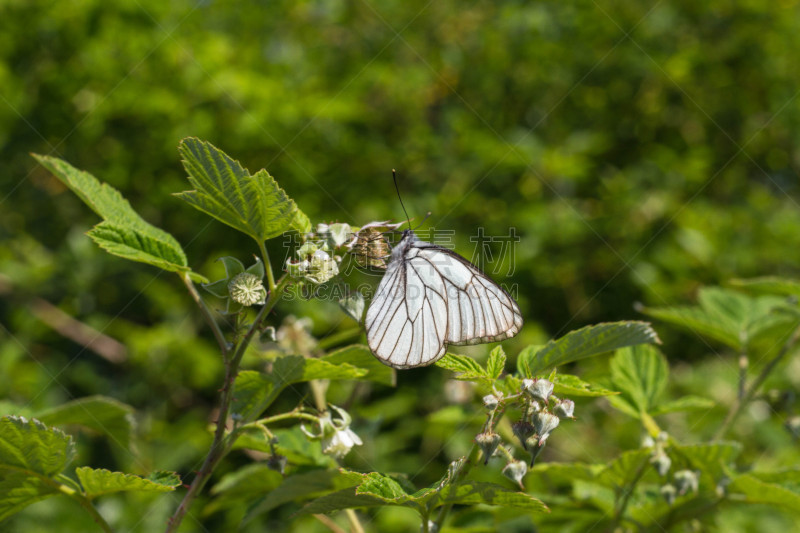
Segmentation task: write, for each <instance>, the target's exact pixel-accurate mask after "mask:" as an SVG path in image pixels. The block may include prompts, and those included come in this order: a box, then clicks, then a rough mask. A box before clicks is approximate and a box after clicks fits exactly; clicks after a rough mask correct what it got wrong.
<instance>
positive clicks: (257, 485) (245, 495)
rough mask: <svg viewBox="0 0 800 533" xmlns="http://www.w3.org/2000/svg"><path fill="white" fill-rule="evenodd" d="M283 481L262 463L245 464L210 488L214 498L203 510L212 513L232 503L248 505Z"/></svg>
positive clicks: (276, 473) (205, 512) (275, 472)
mask: <svg viewBox="0 0 800 533" xmlns="http://www.w3.org/2000/svg"><path fill="white" fill-rule="evenodd" d="M282 482H283V476H282V475H281V474H280V473H279V472H277V471H275V470H272V469H271V468H269V467H268V466H267V465H265V464H264V463H255V464H250V465H247V466H245V467H243V468H240V469H239V470H236V471H235V472H231V473H229V474H225V476H224V477H223V478H222V479H221V480H220V482H219V483H217V484H216V485H214V487H212V488H211V494H213V495H215V496H216V498H215V499H214V500H213V501H212V502H211V503H210V504H208V505H207V506H206V508H205V509H204V510H203V513H204V514H213V513H215V512H217V511H219V510H222V509H226V508H228V507H231V506H233V505H237V504H243V505H249V504H250V503H251V502H253V501H255V500H257V499H259V498H261V497H263V496H264V495H265V494H269V493H270V492H272V491H274V490H275V489H276V488H278V486H279V485H280V484H281V483H282Z"/></svg>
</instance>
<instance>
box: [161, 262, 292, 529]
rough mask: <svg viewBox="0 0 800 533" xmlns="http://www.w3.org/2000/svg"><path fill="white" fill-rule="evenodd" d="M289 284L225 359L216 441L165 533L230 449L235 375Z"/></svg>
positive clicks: (275, 293)
mask: <svg viewBox="0 0 800 533" xmlns="http://www.w3.org/2000/svg"><path fill="white" fill-rule="evenodd" d="M267 271H268V272H269V271H270V270H269V268H267ZM287 283H288V278H287V277H286V276H283V277H282V278H281V279H280V280H279V282H278V285H277V286H275V290H272V291H270V293H269V298H268V299H267V302H266V303H265V304H264V306H263V307H262V308H261V310H260V311H259V312H258V315H257V316H256V318H255V320H253V323H252V324H251V325H250V328H249V329H248V330H247V333H246V334H245V336H244V337H243V338H242V340H241V342H240V343H239V345H238V346H237V348H236V351H235V352H234V354H233V356H232V357H227V356H226V357H225V358H224V359H225V383H224V384H223V386H222V394H221V398H220V407H219V414H218V415H217V427H216V430H215V431H214V439H213V440H212V442H211V447H210V448H209V450H208V454H207V455H206V458H205V460H204V461H203V465H202V466H201V467H200V470H198V471H197V475H196V476H195V478H194V479H193V480H192V483H191V485H189V490H188V491H187V492H186V494H185V495H184V497H183V500H182V501H181V503H180V505H178V508H177V509H176V510H175V513H173V515H172V516H171V517H170V519H169V520H168V521H167V529H166V533H171V532H173V531H176V530H177V529H178V526H180V524H181V521H183V518H184V516H186V513H187V512H188V511H189V506H190V505H191V504H192V502H193V501H194V499H195V498H196V497H197V495H198V494H199V493H200V491H201V490H202V489H203V487H204V486H205V484H206V482H207V481H208V479H209V478H210V477H211V473H212V472H213V471H214V468H216V466H217V464H218V463H219V462H220V460H222V458H223V457H225V455H226V454H227V453H228V451H229V449H230V446H231V444H232V442H231V441H228V442H225V429H226V425H227V420H228V412H229V411H230V408H231V403H232V402H233V383H234V380H235V379H236V376H237V375H238V374H239V363H241V361H242V357H243V356H244V353H245V351H246V350H247V346H248V345H249V344H250V341H251V340H252V339H253V335H255V332H256V331H258V328H259V326H260V325H261V322H262V321H263V320H264V317H266V316H267V314H268V313H269V312H270V311H271V310H272V308H273V307H275V304H276V303H277V302H278V300H279V299H280V297H281V294H282V292H283V289H284V288H285V287H286V284H287ZM226 353H227V352H223V354H226Z"/></svg>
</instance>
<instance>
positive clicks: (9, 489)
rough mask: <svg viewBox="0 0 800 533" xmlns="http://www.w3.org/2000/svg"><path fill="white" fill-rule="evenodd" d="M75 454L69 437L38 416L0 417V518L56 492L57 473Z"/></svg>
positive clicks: (57, 484)
mask: <svg viewBox="0 0 800 533" xmlns="http://www.w3.org/2000/svg"><path fill="white" fill-rule="evenodd" d="M74 454H75V446H74V444H73V442H72V438H71V437H69V436H68V435H67V434H65V433H64V432H63V431H60V430H58V429H52V428H49V427H47V426H45V425H44V424H42V423H41V422H39V421H38V420H27V419H25V418H23V417H17V416H4V417H3V418H2V419H0V520H3V519H5V518H7V517H9V516H11V515H12V514H14V513H17V512H19V511H20V510H22V509H23V508H25V507H27V506H28V505H30V504H32V503H35V502H37V501H39V500H42V499H44V498H47V497H49V496H52V495H54V494H58V493H59V486H60V485H61V484H60V483H59V482H57V481H55V480H54V479H52V477H53V476H55V475H57V474H60V473H61V472H62V471H63V470H64V468H66V466H67V464H68V463H69V462H70V461H71V460H72V457H73V456H74Z"/></svg>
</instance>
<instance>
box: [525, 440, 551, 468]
mask: <svg viewBox="0 0 800 533" xmlns="http://www.w3.org/2000/svg"><path fill="white" fill-rule="evenodd" d="M525 444H527V448H528V451H529V452H531V468H533V464H534V463H535V462H536V458H537V457H539V454H540V453H542V450H543V449H544V446H545V444H547V442H546V441H544V440H540V439H539V435H533V436H532V437H528V440H527V441H526V442H525Z"/></svg>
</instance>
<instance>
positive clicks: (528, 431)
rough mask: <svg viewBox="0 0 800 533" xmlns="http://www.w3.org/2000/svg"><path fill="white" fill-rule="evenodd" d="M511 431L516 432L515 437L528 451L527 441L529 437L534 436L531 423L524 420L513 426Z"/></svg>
mask: <svg viewBox="0 0 800 533" xmlns="http://www.w3.org/2000/svg"><path fill="white" fill-rule="evenodd" d="M511 431H513V432H514V435H515V436H516V437H517V438H518V439H519V442H520V443H521V444H522V447H523V448H525V449H526V450H527V449H528V447H527V444H525V443H526V441H527V440H528V437H530V436H531V435H533V434H534V431H535V430H534V429H533V425H531V424H530V423H529V422H525V421H524V420H520V421H519V422H514V423H513V424H511Z"/></svg>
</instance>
